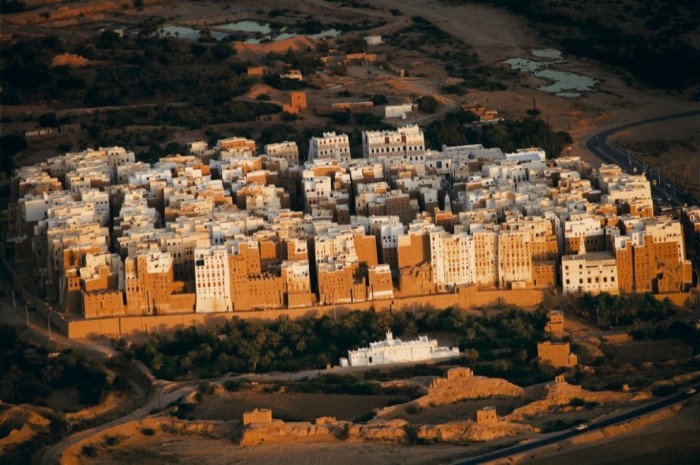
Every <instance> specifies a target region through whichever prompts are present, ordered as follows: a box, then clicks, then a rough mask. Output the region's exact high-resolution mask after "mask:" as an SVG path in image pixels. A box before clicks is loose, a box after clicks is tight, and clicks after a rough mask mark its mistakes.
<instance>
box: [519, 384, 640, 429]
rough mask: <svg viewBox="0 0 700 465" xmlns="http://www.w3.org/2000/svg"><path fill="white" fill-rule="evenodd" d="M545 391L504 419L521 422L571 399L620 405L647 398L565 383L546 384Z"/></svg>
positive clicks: (563, 404)
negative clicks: (592, 389) (588, 389)
mask: <svg viewBox="0 0 700 465" xmlns="http://www.w3.org/2000/svg"><path fill="white" fill-rule="evenodd" d="M546 390H547V393H546V395H545V397H544V399H541V400H537V401H534V402H531V403H529V404H527V405H524V406H522V407H519V408H517V409H515V410H513V412H512V413H511V414H510V415H508V416H507V417H506V418H507V419H508V420H510V421H523V420H524V419H527V418H532V417H534V416H537V415H540V414H542V413H545V412H548V411H549V410H551V409H552V408H554V407H560V406H566V405H569V404H570V403H571V401H572V400H573V399H581V400H582V401H583V402H595V403H598V404H620V403H624V402H628V401H633V400H644V399H645V398H648V393H638V394H636V395H635V394H631V393H628V392H613V391H596V392H594V391H587V390H586V389H583V388H582V387H581V386H576V385H572V384H569V383H567V382H559V383H552V384H548V385H546Z"/></svg>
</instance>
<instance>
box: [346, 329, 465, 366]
mask: <svg viewBox="0 0 700 465" xmlns="http://www.w3.org/2000/svg"><path fill="white" fill-rule="evenodd" d="M458 355H459V349H458V348H456V347H438V342H437V339H428V336H419V337H418V339H415V340H413V341H402V340H401V339H394V335H393V334H392V333H391V331H388V332H387V333H386V340H385V341H377V342H370V344H369V347H362V348H360V349H357V350H349V351H348V358H341V359H340V366H342V367H347V366H353V367H355V366H377V365H388V364H390V363H401V362H421V361H425V360H435V359H441V358H450V357H455V356H458Z"/></svg>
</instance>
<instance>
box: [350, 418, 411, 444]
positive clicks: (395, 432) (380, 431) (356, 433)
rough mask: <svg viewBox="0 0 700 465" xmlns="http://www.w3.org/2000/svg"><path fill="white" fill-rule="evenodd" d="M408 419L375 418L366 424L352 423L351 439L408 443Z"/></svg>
mask: <svg viewBox="0 0 700 465" xmlns="http://www.w3.org/2000/svg"><path fill="white" fill-rule="evenodd" d="M406 426H408V422H407V421H406V420H390V421H383V420H374V421H371V422H369V423H367V424H364V425H352V426H350V428H349V429H348V438H349V439H358V440H361V441H370V442H384V443H402V444H406V443H408V434H407V433H406Z"/></svg>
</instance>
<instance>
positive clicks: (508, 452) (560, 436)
mask: <svg viewBox="0 0 700 465" xmlns="http://www.w3.org/2000/svg"><path fill="white" fill-rule="evenodd" d="M692 387H694V388H696V389H700V383H696V384H695V385H693V386H692ZM689 388H690V387H687V388H686V389H689ZM692 396H693V394H687V393H686V391H682V392H679V393H677V394H673V395H671V396H668V397H664V398H663V399H660V400H657V401H655V402H652V403H650V404H646V405H643V406H641V407H637V408H634V409H632V410H627V411H624V412H621V413H618V414H616V415H612V416H609V417H607V418H604V419H602V420H599V421H595V422H592V423H590V424H589V425H588V428H587V429H586V430H584V431H577V430H575V429H571V430H567V431H564V432H560V433H553V434H551V435H549V436H547V437H544V438H542V439H538V440H535V441H532V442H529V443H526V444H519V445H516V446H512V447H507V448H505V449H500V450H497V451H494V452H489V453H487V454H483V455H479V456H477V457H472V458H470V459H466V460H461V461H459V462H455V463H454V464H453V465H475V464H479V463H486V462H490V461H492V460H497V459H504V458H507V457H511V456H513V455H518V454H522V453H523V452H528V451H531V450H534V449H538V448H540V447H543V446H548V445H550V444H554V443H557V442H561V441H565V440H566V439H569V438H571V437H573V436H577V435H580V434H585V433H588V432H590V431H595V430H598V429H602V428H605V427H606V426H610V425H615V424H618V423H623V422H625V421H629V420H631V419H633V418H637V417H640V416H642V415H645V414H647V413H650V412H654V411H656V410H660V409H663V408H665V407H668V406H670V405H673V404H675V403H678V402H684V401H686V400H687V399H688V398H690V397H692Z"/></svg>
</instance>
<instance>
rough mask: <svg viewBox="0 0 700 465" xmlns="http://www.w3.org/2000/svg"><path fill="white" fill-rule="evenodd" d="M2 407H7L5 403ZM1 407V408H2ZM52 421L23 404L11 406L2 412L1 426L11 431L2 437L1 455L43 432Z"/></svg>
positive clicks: (0, 443)
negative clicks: (22, 405)
mask: <svg viewBox="0 0 700 465" xmlns="http://www.w3.org/2000/svg"><path fill="white" fill-rule="evenodd" d="M2 407H5V406H4V405H3V406H2ZM2 407H0V408H2ZM50 423H51V421H50V420H48V419H47V418H45V417H43V416H41V415H39V414H37V413H35V412H33V411H31V410H29V409H27V408H24V407H21V406H11V407H8V408H7V409H6V410H5V411H3V412H2V413H0V426H1V427H2V428H3V429H5V430H9V433H8V434H7V435H6V436H4V437H2V438H0V455H2V454H1V453H2V452H3V451H8V450H10V449H12V448H13V447H15V446H18V445H20V444H22V443H23V442H26V441H29V440H31V439H32V438H34V436H36V435H37V434H39V433H43V432H45V431H46V430H47V428H48V427H49V424H50Z"/></svg>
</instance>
